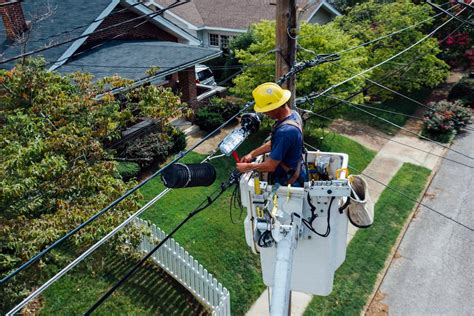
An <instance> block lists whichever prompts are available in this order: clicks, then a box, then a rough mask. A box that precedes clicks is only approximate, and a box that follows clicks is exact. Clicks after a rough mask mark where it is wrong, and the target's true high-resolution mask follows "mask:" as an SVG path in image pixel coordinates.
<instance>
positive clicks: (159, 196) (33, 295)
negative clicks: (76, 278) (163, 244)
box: [8, 150, 217, 315]
mask: <svg viewBox="0 0 474 316" xmlns="http://www.w3.org/2000/svg"><path fill="white" fill-rule="evenodd" d="M216 152H217V150H215V151H213V152H211V153H210V154H209V155H208V156H207V157H206V158H205V159H204V160H202V161H201V163H204V162H208V161H210V160H211V159H213V158H216V157H217V156H215V154H216ZM169 192H171V189H170V188H166V189H164V190H163V191H161V192H160V193H158V194H157V195H156V196H155V197H154V198H153V199H151V200H150V201H148V202H147V203H146V204H145V205H143V206H142V207H141V208H140V209H139V210H138V211H136V212H135V213H133V214H132V215H130V216H129V217H128V218H127V219H126V220H124V221H123V222H122V223H120V224H119V225H118V226H117V227H115V228H114V229H113V230H112V231H110V232H109V233H108V234H107V235H105V236H104V237H102V239H100V240H99V241H98V242H96V243H95V244H93V245H92V246H90V247H89V248H88V249H87V250H86V251H84V252H83V253H82V254H81V255H79V256H78V257H77V258H76V259H74V260H73V261H72V262H70V263H69V264H68V265H67V266H65V267H64V268H63V269H62V270H61V271H59V272H58V273H56V274H55V275H54V276H53V277H51V278H50V279H49V280H48V281H46V282H45V283H44V284H43V285H41V286H40V287H38V288H37V289H35V290H34V291H33V292H32V293H30V294H29V295H28V297H26V298H25V299H24V300H23V301H22V302H21V303H19V304H18V305H16V306H15V307H14V308H13V309H12V310H10V311H9V312H8V314H12V315H13V314H15V313H17V312H19V311H20V310H21V309H22V308H23V307H24V306H25V305H27V304H28V303H29V302H30V301H31V300H33V299H34V298H36V297H38V296H39V295H40V294H41V293H43V292H44V291H45V290H46V289H47V288H49V287H50V286H51V285H52V284H53V283H55V282H56V281H58V280H59V279H60V278H61V277H63V276H64V275H65V274H66V273H67V272H69V271H70V270H71V269H73V268H74V267H76V266H77V265H78V264H79V263H81V262H82V261H83V260H85V259H86V258H87V257H89V255H91V254H92V253H93V252H94V251H96V250H97V249H98V248H99V247H100V246H102V245H103V244H104V243H105V242H107V241H108V240H110V239H111V238H112V237H113V236H115V235H116V234H117V233H118V232H119V231H121V230H122V229H123V228H124V227H126V226H127V225H128V224H130V223H132V222H133V221H134V220H135V219H136V218H137V217H138V216H140V215H141V214H143V213H144V212H145V211H146V210H148V209H149V208H150V207H152V206H153V205H154V204H155V203H157V202H158V201H159V200H161V199H162V198H163V197H164V196H165V195H167V194H168V193H169Z"/></svg>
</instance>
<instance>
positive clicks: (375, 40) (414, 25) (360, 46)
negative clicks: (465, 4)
mask: <svg viewBox="0 0 474 316" xmlns="http://www.w3.org/2000/svg"><path fill="white" fill-rule="evenodd" d="M448 3H449V2H446V3H444V4H443V5H445V4H448ZM457 6H458V4H456V5H454V6H452V7H451V8H450V9H449V10H452V9H454V8H456V7H457ZM440 15H442V13H438V14H435V15H433V16H430V17H429V18H427V19H425V20H423V21H421V22H418V23H416V24H413V25H410V26H407V27H405V28H403V29H400V30H397V31H395V32H392V33H389V34H386V35H382V36H380V37H377V38H375V39H373V40H370V41H368V42H365V43H362V44H360V45H357V46H354V47H350V48H346V49H343V50H341V51H339V52H337V53H334V54H344V53H347V52H349V51H352V50H355V49H359V48H362V47H365V46H368V45H370V44H373V43H376V42H379V41H381V40H383V39H386V38H388V37H392V36H394V35H397V34H400V33H403V32H405V31H407V30H409V29H412V28H415V27H417V26H419V25H422V24H425V23H427V22H429V21H431V20H432V19H434V18H436V17H438V16H440Z"/></svg>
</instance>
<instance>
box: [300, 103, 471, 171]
mask: <svg viewBox="0 0 474 316" xmlns="http://www.w3.org/2000/svg"><path fill="white" fill-rule="evenodd" d="M299 110H301V111H302V112H303V113H305V114H309V115H311V116H310V117H308V118H311V117H319V118H322V119H325V120H328V121H332V119H331V118H330V117H327V116H324V115H322V114H319V113H317V112H313V111H309V110H305V109H302V108H299ZM373 135H374V136H375V137H380V138H383V139H386V140H387V141H389V142H393V143H396V144H399V145H402V146H405V147H408V148H412V149H415V150H418V151H420V152H424V153H426V154H429V155H432V156H435V157H438V158H441V159H444V160H447V161H451V162H453V163H456V164H458V165H461V166H464V167H468V168H471V169H472V168H474V167H473V166H470V165H467V164H465V163H463V162H460V161H457V160H454V159H451V158H448V157H444V156H442V155H438V154H435V153H433V152H431V151H427V150H424V149H421V148H418V147H415V146H412V145H409V144H405V143H402V142H399V141H396V140H394V139H392V138H390V137H385V136H382V135H379V134H375V133H374V134H373Z"/></svg>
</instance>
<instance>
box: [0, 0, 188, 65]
mask: <svg viewBox="0 0 474 316" xmlns="http://www.w3.org/2000/svg"><path fill="white" fill-rule="evenodd" d="M189 1H190V0H185V2H181V0H176V1H175V2H173V3H172V4H171V5H169V6H168V7H166V8H163V9H161V10H159V11H156V12H152V13H148V14H144V15H140V16H138V17H135V18H132V19H128V20H125V21H122V22H119V23H116V24H112V25H109V26H107V27H104V28H102V29H99V30H96V31H93V32H90V33H87V34H83V35H80V36H77V37H74V38H72V39H69V40H66V41H62V42H59V43H56V44H52V45H49V46H46V47H43V48H38V49H36V50H32V51H29V52H26V53H23V54H19V55H16V56H13V57H10V58H7V59H3V60H1V61H0V65H1V64H5V63H8V62H11V61H14V60H17V59H20V58H24V57H28V56H31V55H34V54H37V53H41V52H43V51H46V50H49V49H52V48H56V47H59V46H62V45H65V44H68V43H72V42H75V41H77V40H79V39H82V38H86V37H89V36H91V35H95V34H99V33H103V32H105V31H108V30H110V29H112V28H115V27H118V26H122V25H124V24H127V23H130V22H134V21H137V20H141V19H144V18H147V17H150V18H153V17H155V16H158V15H160V14H162V13H164V12H165V11H167V10H170V9H172V8H175V7H177V6H180V5H183V4H186V3H188V2H189ZM56 62H57V61H56Z"/></svg>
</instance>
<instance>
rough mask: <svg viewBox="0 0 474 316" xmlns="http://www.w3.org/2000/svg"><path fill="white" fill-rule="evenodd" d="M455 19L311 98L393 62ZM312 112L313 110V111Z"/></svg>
mask: <svg viewBox="0 0 474 316" xmlns="http://www.w3.org/2000/svg"><path fill="white" fill-rule="evenodd" d="M464 10H465V9H462V10H461V11H459V12H458V14H457V15H459V14H461V13H462V12H463V11H464ZM453 19H454V18H450V19H449V20H447V21H445V22H444V23H442V24H441V25H440V26H438V27H436V28H435V29H434V30H433V31H431V32H430V33H429V34H428V35H426V36H424V37H423V38H421V39H420V40H418V41H416V42H415V43H413V44H412V45H410V46H408V47H407V48H405V49H403V50H401V51H399V52H398V53H396V54H394V55H392V56H390V57H389V58H387V59H385V60H383V61H381V62H380V63H378V64H376V65H373V66H371V67H369V68H367V69H365V70H363V71H361V72H360V73H358V74H355V75H353V76H351V77H349V78H347V79H344V80H343V81H340V82H338V83H336V84H334V85H332V86H330V87H329V88H326V89H325V90H323V91H322V92H318V93H316V94H315V95H314V96H311V97H312V98H319V97H321V96H323V95H325V94H326V93H328V92H329V91H331V90H333V89H335V88H337V87H339V86H341V85H343V84H345V83H347V82H349V81H351V80H353V79H355V78H356V77H359V76H361V75H363V74H365V73H367V72H369V71H371V70H373V69H375V68H378V67H380V66H382V65H383V64H385V63H387V62H389V61H391V60H393V59H395V58H397V57H398V56H400V55H402V54H404V53H405V52H407V51H409V50H410V49H412V48H414V47H415V46H417V45H418V44H420V43H422V42H424V41H425V40H427V39H428V38H430V37H431V36H433V35H434V34H435V33H436V32H437V31H438V30H440V29H441V28H442V27H444V26H445V25H446V24H448V23H449V22H451V21H452V20H453ZM311 110H312V109H311Z"/></svg>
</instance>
